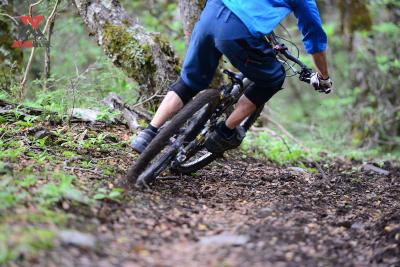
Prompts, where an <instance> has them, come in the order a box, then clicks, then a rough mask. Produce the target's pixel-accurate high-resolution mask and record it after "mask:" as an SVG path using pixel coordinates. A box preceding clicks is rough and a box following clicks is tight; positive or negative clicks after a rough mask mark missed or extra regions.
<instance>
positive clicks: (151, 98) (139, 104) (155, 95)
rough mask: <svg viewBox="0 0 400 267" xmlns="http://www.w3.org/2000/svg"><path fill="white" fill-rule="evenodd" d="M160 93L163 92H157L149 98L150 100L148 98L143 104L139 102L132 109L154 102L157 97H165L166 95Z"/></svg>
mask: <svg viewBox="0 0 400 267" xmlns="http://www.w3.org/2000/svg"><path fill="white" fill-rule="evenodd" d="M160 91H161V90H159V91H157V92H156V93H155V94H154V95H152V96H151V97H149V98H147V99H145V100H143V101H141V102H139V103H137V104H135V105H133V106H132V107H131V108H132V109H135V108H137V107H139V106H141V105H143V104H144V103H147V102H149V101H151V100H153V99H154V98H156V97H164V96H165V95H159V93H160Z"/></svg>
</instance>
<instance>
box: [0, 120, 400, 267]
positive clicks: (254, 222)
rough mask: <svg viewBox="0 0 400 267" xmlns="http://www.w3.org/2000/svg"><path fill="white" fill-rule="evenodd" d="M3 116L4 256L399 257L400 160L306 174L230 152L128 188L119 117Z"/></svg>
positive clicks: (93, 260) (254, 262)
mask: <svg viewBox="0 0 400 267" xmlns="http://www.w3.org/2000/svg"><path fill="white" fill-rule="evenodd" d="M27 122H29V120H27V119H24V120H23V121H21V120H14V121H10V120H9V119H8V120H7V122H6V121H3V124H2V125H1V126H2V128H1V132H0V134H1V144H0V145H1V147H2V149H1V153H2V154H1V166H0V175H1V176H0V200H1V202H2V204H0V212H1V213H0V265H1V263H3V265H6V266H59V267H62V266H93V267H94V266H96V267H102V266H121V267H133V266H400V162H396V161H392V162H385V163H383V165H380V167H381V168H382V169H385V170H387V171H388V172H389V174H386V173H379V172H371V171H367V170H365V168H362V164H363V163H362V162H354V161H347V160H345V159H335V160H332V161H329V162H325V163H324V162H320V165H321V168H322V170H323V174H322V173H321V172H311V171H309V170H307V169H300V168H295V167H290V166H285V167H282V166H276V165H274V164H272V163H270V162H267V161H263V160H258V159H254V158H251V157H249V156H242V155H241V153H242V152H240V151H234V152H231V153H230V154H229V155H227V156H226V158H225V159H221V160H219V161H218V162H215V163H214V164H212V165H211V166H210V167H208V168H205V169H204V170H202V171H200V172H198V173H196V174H194V175H192V176H182V177H169V179H163V180H159V181H157V183H156V184H155V185H154V186H153V187H152V190H151V191H139V190H131V191H125V192H121V190H119V189H116V188H115V185H114V182H115V181H116V180H117V179H119V178H121V177H123V175H124V174H125V171H126V169H127V168H128V166H129V165H130V164H131V163H132V162H133V161H134V158H135V157H136V155H135V154H134V153H133V152H132V151H131V149H130V148H129V146H128V145H127V144H128V142H129V138H130V133H129V131H128V130H127V129H126V128H125V127H124V126H112V127H111V126H108V127H105V126H104V125H97V126H96V125H92V126H88V125H86V124H71V125H67V126H61V125H50V124H49V123H45V122H42V123H35V125H34V126H33V125H32V124H29V123H27Z"/></svg>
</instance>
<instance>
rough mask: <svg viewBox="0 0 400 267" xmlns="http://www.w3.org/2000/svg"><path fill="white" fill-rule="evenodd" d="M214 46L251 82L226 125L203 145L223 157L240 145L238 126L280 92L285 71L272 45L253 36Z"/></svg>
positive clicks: (219, 42) (240, 138)
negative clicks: (224, 152) (221, 154)
mask: <svg viewBox="0 0 400 267" xmlns="http://www.w3.org/2000/svg"><path fill="white" fill-rule="evenodd" d="M216 46H217V48H218V49H219V50H220V51H221V52H222V53H223V54H224V55H225V56H227V57H228V59H229V60H230V62H231V63H232V65H234V66H235V67H236V68H237V69H239V70H240V71H241V72H242V73H243V74H244V75H245V76H246V77H247V78H249V79H250V80H251V81H253V82H254V84H253V85H251V86H250V87H249V88H248V89H247V90H246V92H245V94H244V97H242V99H240V101H239V103H238V104H237V105H236V107H235V110H234V111H233V113H232V114H231V115H230V116H229V118H228V119H227V121H226V122H223V123H221V124H220V125H219V126H218V127H217V129H216V131H215V132H214V133H212V134H211V135H210V136H209V138H208V139H207V141H206V147H207V149H208V150H209V151H211V152H213V153H222V152H223V151H225V150H228V149H232V148H235V147H237V146H239V145H240V143H241V142H242V140H243V138H244V134H243V129H241V127H237V126H238V125H239V124H240V123H241V122H242V121H243V120H244V119H245V118H246V117H248V116H249V115H250V114H251V113H253V112H254V111H255V110H256V108H257V107H261V106H263V105H264V104H265V103H266V102H267V101H268V100H269V99H270V98H271V97H272V96H273V95H274V94H275V93H277V92H278V91H279V90H281V89H282V84H283V81H284V79H285V71H284V69H283V67H282V64H281V63H280V62H279V61H278V60H277V58H276V55H275V52H274V50H273V48H272V47H271V45H269V44H267V43H266V42H265V41H263V40H261V39H257V38H255V37H253V36H248V37H245V38H241V39H235V40H226V39H221V40H217V42H216Z"/></svg>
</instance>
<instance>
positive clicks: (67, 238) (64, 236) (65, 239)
mask: <svg viewBox="0 0 400 267" xmlns="http://www.w3.org/2000/svg"><path fill="white" fill-rule="evenodd" d="M58 236H59V237H60V239H61V242H62V243H63V244H66V245H73V246H78V247H82V248H95V247H96V238H95V237H94V236H92V235H90V234H85V233H81V232H78V231H75V230H62V231H60V232H58Z"/></svg>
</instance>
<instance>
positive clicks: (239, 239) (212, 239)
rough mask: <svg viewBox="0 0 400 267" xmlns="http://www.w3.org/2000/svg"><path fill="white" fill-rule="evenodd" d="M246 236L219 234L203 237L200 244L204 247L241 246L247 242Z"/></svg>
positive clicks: (247, 237)
mask: <svg viewBox="0 0 400 267" xmlns="http://www.w3.org/2000/svg"><path fill="white" fill-rule="evenodd" d="M249 239H250V238H249V236H247V235H233V234H220V235H213V236H204V237H201V238H200V244H201V245H204V246H210V245H215V246H230V245H231V246H241V245H244V244H246V243H247V242H248V241H249Z"/></svg>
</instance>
